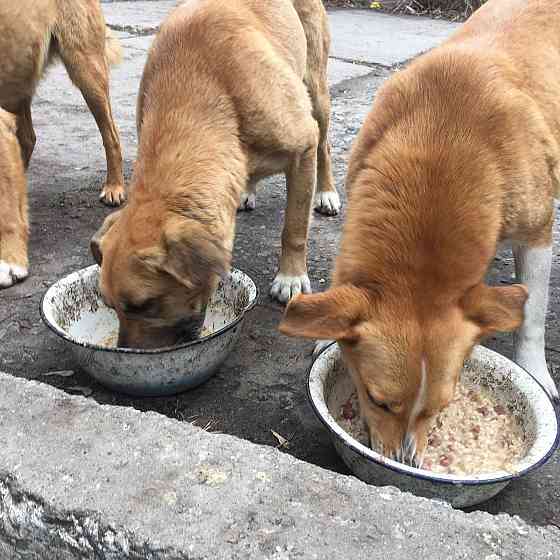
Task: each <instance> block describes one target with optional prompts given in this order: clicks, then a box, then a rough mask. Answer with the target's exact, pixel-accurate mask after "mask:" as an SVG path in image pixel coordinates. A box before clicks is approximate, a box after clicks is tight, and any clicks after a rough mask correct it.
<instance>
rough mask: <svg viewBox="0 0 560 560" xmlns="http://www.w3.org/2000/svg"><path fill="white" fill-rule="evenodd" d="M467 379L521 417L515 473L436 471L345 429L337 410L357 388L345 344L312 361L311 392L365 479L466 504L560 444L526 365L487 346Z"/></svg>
mask: <svg viewBox="0 0 560 560" xmlns="http://www.w3.org/2000/svg"><path fill="white" fill-rule="evenodd" d="M462 379H466V380H469V381H471V382H474V383H477V384H480V385H484V386H487V387H488V388H489V389H490V390H491V391H493V392H495V393H496V395H497V396H499V397H500V400H501V401H502V402H505V403H507V404H509V405H510V406H511V407H512V408H513V410H514V411H515V412H516V414H517V415H518V416H519V418H521V421H522V427H523V429H524V431H525V435H526V441H527V447H526V451H525V454H524V455H523V457H522V458H521V459H520V460H519V461H518V463H517V464H516V465H515V468H514V470H513V472H494V473H487V474H486V473H485V474H477V475H471V476H455V475H451V474H449V475H446V474H436V473H432V472H430V471H426V470H423V469H417V468H415V467H411V466H408V465H404V464H402V463H399V462H397V461H393V460H391V459H388V458H386V457H384V456H383V455H380V454H379V453H377V452H375V451H373V450H372V449H370V448H368V447H366V446H364V445H362V444H361V443H359V442H358V441H357V440H355V439H354V438H352V437H351V436H350V435H349V434H348V433H346V431H344V430H343V429H342V428H341V427H340V426H339V425H338V424H337V423H336V420H335V418H334V417H333V414H332V413H331V411H338V410H340V406H341V405H342V404H343V403H344V402H345V400H346V399H347V398H348V396H349V395H350V393H351V392H352V390H353V384H352V381H351V379H350V376H349V375H348V374H347V373H346V371H345V368H344V364H343V362H342V357H341V354H340V349H339V348H338V345H336V344H333V345H331V346H329V347H328V348H326V349H325V350H324V351H323V352H322V353H321V354H320V355H319V357H318V358H317V360H316V361H315V362H314V363H313V365H312V366H311V370H310V372H309V378H308V392H309V398H310V400H311V404H312V406H313V408H314V409H315V412H316V413H317V415H318V417H319V419H320V420H321V421H322V423H323V424H324V425H325V426H326V428H327V429H328V431H329V432H330V435H331V438H332V441H333V443H334V446H335V449H336V451H337V452H338V454H339V455H340V457H341V458H342V459H343V461H344V462H345V463H346V465H347V466H348V468H349V469H350V470H351V471H352V472H353V473H354V474H355V475H356V476H357V477H358V478H360V479H361V480H363V481H364V482H367V483H369V484H374V485H376V486H396V487H397V488H400V489H401V490H403V491H407V492H411V493H413V494H416V495H418V496H424V497H427V498H433V499H439V500H443V501H446V502H449V503H450V504H451V505H452V506H453V507H458V508H463V507H468V506H473V505H476V504H479V503H481V502H484V501H486V500H488V499H490V498H492V497H493V496H495V495H496V494H497V493H498V492H500V491H501V490H502V489H503V488H505V487H506V486H507V485H508V484H509V483H510V482H511V481H512V480H516V479H518V478H520V477H522V476H525V475H526V474H528V473H529V472H531V471H533V470H535V469H537V468H539V467H541V466H542V465H543V464H544V463H546V461H547V460H548V459H549V458H550V456H551V455H552V453H553V452H554V450H555V449H556V447H557V446H558V439H559V436H558V419H557V415H556V411H555V408H554V405H553V403H552V401H551V399H550V398H549V396H548V394H547V393H546V391H545V390H544V389H543V387H542V386H541V385H540V384H539V383H538V382H537V381H536V380H535V379H534V378H533V377H532V376H531V375H529V374H528V373H527V372H526V371H525V370H523V369H522V368H520V367H519V366H518V365H516V364H515V363H513V362H512V361H511V360H508V359H507V358H505V357H504V356H502V355H500V354H497V353H496V352H493V351H492V350H489V349H487V348H484V347H483V346H477V347H475V348H474V350H473V352H472V354H471V356H470V358H469V359H468V360H467V361H466V362H465V366H464V369H463V373H462Z"/></svg>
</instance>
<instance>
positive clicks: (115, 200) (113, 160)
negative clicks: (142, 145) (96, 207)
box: [57, 20, 126, 206]
mask: <svg viewBox="0 0 560 560" xmlns="http://www.w3.org/2000/svg"><path fill="white" fill-rule="evenodd" d="M93 27H96V28H95V31H96V32H97V34H95V36H93V35H94V33H93V31H92V30H91V29H89V27H87V28H86V27H84V29H83V30H82V29H77V30H74V32H76V31H84V32H85V36H83V37H76V36H68V37H67V36H66V35H64V34H61V36H60V37H57V39H58V40H59V43H60V44H59V51H60V57H61V58H62V61H63V62H64V65H65V67H66V70H67V72H68V75H69V76H70V79H71V80H72V82H73V83H74V84H75V85H76V87H77V88H78V89H79V90H80V91H81V93H82V95H83V97H84V99H85V101H86V103H87V105H88V107H89V109H90V111H91V113H92V114H93V117H94V118H95V122H96V123H97V127H98V128H99V132H100V133H101V137H102V138H103V146H104V147H105V155H106V158H107V181H106V183H105V185H104V186H103V189H102V191H101V194H100V196H99V198H100V200H101V201H102V202H104V203H105V204H106V205H107V206H120V205H121V204H122V203H123V202H124V200H125V197H126V195H125V189H124V179H123V169H122V152H121V145H120V140H119V134H118V132H117V128H116V126H115V122H114V120H113V115H112V113H111V103H110V101H109V68H108V61H107V57H106V55H105V25H104V23H103V21H102V20H100V21H99V22H98V26H93ZM88 31H89V35H88V34H87V33H88ZM61 33H62V32H61ZM85 46H87V47H88V50H81V49H82V48H85Z"/></svg>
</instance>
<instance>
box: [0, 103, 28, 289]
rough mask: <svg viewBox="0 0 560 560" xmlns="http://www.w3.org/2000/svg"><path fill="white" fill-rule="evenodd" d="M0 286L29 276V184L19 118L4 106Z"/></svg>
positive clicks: (0, 143) (0, 161)
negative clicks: (21, 145) (17, 132)
mask: <svg viewBox="0 0 560 560" xmlns="http://www.w3.org/2000/svg"><path fill="white" fill-rule="evenodd" d="M0 200H2V204H0V289H1V288H7V287H9V286H11V285H12V284H14V283H15V282H17V281H19V280H23V279H24V278H25V277H26V276H27V270H28V261H27V239H28V237H29V224H28V221H27V184H26V181H25V172H24V169H23V161H22V159H21V150H20V147H19V143H18V141H17V138H16V118H15V116H14V115H12V114H11V113H7V112H6V111H4V110H3V109H0Z"/></svg>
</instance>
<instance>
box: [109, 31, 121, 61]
mask: <svg viewBox="0 0 560 560" xmlns="http://www.w3.org/2000/svg"><path fill="white" fill-rule="evenodd" d="M105 55H106V56H107V62H108V63H109V66H116V65H117V64H120V63H121V62H122V59H123V52H122V46H121V43H120V41H119V40H118V39H117V38H116V37H115V36H114V35H113V34H112V33H111V30H110V29H109V28H108V27H105Z"/></svg>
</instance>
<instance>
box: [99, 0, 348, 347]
mask: <svg viewBox="0 0 560 560" xmlns="http://www.w3.org/2000/svg"><path fill="white" fill-rule="evenodd" d="M328 49H329V32H328V24H327V17H326V13H325V10H324V8H323V6H322V4H321V1H320V0H266V1H263V0H190V1H187V2H186V3H184V4H183V5H181V6H180V7H178V8H177V9H176V10H174V11H173V12H172V13H171V15H170V16H169V17H168V19H167V20H166V21H165V22H164V23H163V25H162V26H161V29H160V31H159V33H158V35H157V37H156V39H155V40H154V43H153V45H152V48H151V51H150V53H149V56H148V60H147V62H146V66H145V69H144V74H143V77H142V82H141V85H140V93H139V97H138V113H137V121H138V132H139V144H140V145H139V151H138V159H137V162H136V165H135V171H134V176H133V179H132V187H131V194H130V202H129V204H128V205H127V207H126V208H124V209H123V210H122V211H120V212H118V213H116V214H114V215H111V216H109V218H108V219H107V221H106V222H105V223H104V225H103V226H102V228H101V230H100V231H99V232H98V233H97V234H96V236H95V237H94V239H93V240H92V252H93V253H94V256H96V259H97V260H98V262H101V259H102V268H101V281H100V287H101V291H102V293H103V296H104V298H105V300H106V301H107V303H108V304H109V305H110V306H112V307H114V308H115V310H116V312H117V314H118V316H119V321H120V331H119V344H120V345H124V346H136V347H143V348H147V347H158V346H163V345H168V344H174V343H176V342H178V341H180V340H184V339H186V338H192V337H193V336H195V335H196V334H197V331H198V329H199V327H200V323H201V320H202V318H203V316H204V309H205V306H206V303H207V301H208V298H209V297H210V295H211V294H212V292H213V290H214V289H215V286H216V285H217V282H218V280H219V278H220V276H221V275H224V274H226V273H227V271H228V269H229V267H230V261H231V251H232V246H233V241H234V235H235V221H236V210H237V208H238V207H240V206H241V207H243V206H251V205H252V203H253V202H254V198H253V197H252V196H251V195H253V194H254V185H255V184H256V182H257V181H258V180H259V179H261V178H263V177H266V176H267V175H271V174H274V173H281V172H284V173H285V174H286V179H287V187H288V202H287V209H286V217H285V224H284V231H283V234H282V255H281V258H280V270H279V272H278V275H277V276H276V279H275V280H274V282H273V285H272V290H271V292H272V295H273V296H274V297H276V298H277V299H278V300H280V301H282V302H285V301H287V300H289V299H290V297H292V296H293V295H295V294H297V293H299V292H309V291H310V285H309V279H308V277H307V265H306V252H307V235H308V229H309V221H310V210H311V205H312V203H313V196H314V192H315V184H316V174H318V196H317V198H316V208H317V209H318V210H319V211H323V212H326V213H334V212H336V211H338V206H339V202H338V195H337V193H336V190H335V188H334V186H333V179H332V174H331V165H330V157H329V145H328V140H327V132H328V125H329V112H330V100H329V92H328V87H327V73H326V71H327V61H328Z"/></svg>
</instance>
